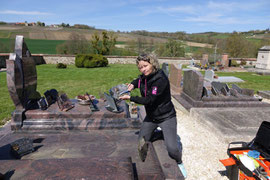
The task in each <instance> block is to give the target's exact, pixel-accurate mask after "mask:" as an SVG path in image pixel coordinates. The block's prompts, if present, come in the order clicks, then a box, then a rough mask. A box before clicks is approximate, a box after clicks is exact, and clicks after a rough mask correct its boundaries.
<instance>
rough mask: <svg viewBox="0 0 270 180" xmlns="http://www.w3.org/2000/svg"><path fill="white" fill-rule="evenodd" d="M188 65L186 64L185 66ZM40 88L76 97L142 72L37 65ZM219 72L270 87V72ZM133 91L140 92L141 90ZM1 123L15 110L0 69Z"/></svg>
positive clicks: (253, 86) (255, 85) (120, 67)
mask: <svg viewBox="0 0 270 180" xmlns="http://www.w3.org/2000/svg"><path fill="white" fill-rule="evenodd" d="M184 67H185V66H184ZM37 73H38V88H37V90H38V92H39V93H40V94H41V95H42V96H43V93H44V92H45V91H46V90H49V89H53V88H54V89H56V90H58V91H63V92H65V93H67V95H68V97H69V98H71V99H72V98H75V96H77V95H79V94H84V93H85V92H88V93H89V94H92V95H94V96H96V97H97V98H99V97H100V93H102V94H103V93H104V92H108V90H109V89H110V88H111V87H113V86H115V85H118V84H121V83H129V82H131V81H132V80H133V79H134V78H136V77H137V76H138V75H139V71H138V69H137V67H136V65H134V64H111V65H109V66H108V67H103V68H90V69H86V68H76V67H75V66H74V65H69V66H68V68H67V69H57V68H56V65H52V64H46V65H39V66H37ZM216 74H217V75H218V76H235V77H239V78H241V79H243V80H244V81H245V82H244V83H237V84H238V86H240V87H242V88H250V89H254V90H255V91H258V90H270V83H269V82H270V76H261V75H257V74H255V73H250V72H235V73H226V72H216ZM132 95H139V92H138V90H136V91H134V92H132ZM0 102H1V106H0V125H1V124H4V123H5V121H6V120H8V119H10V117H11V115H10V114H11V112H12V111H13V110H14V105H13V102H12V101H11V99H10V96H9V93H8V89H7V85H6V73H5V72H0Z"/></svg>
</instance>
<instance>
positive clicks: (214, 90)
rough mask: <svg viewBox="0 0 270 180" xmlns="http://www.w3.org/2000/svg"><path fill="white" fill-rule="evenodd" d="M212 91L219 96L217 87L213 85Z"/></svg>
mask: <svg viewBox="0 0 270 180" xmlns="http://www.w3.org/2000/svg"><path fill="white" fill-rule="evenodd" d="M211 92H212V94H213V95H215V96H218V95H219V93H218V90H217V89H216V88H215V87H211Z"/></svg>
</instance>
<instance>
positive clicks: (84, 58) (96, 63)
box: [75, 54, 108, 68]
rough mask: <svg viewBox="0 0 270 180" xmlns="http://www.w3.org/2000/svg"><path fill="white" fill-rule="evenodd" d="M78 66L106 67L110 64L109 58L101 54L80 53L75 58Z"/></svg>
mask: <svg viewBox="0 0 270 180" xmlns="http://www.w3.org/2000/svg"><path fill="white" fill-rule="evenodd" d="M75 65H76V67H79V68H80V67H85V68H93V67H105V66H107V65H108V59H107V58H106V57H104V56H102V55H100V54H89V55H87V54H79V55H77V56H76V59H75Z"/></svg>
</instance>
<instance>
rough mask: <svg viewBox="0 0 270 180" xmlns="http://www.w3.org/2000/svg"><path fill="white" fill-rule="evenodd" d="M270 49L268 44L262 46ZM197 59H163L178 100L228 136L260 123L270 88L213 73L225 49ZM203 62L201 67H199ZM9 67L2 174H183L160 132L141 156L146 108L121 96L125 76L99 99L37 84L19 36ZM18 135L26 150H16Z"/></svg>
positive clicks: (268, 107) (248, 134) (240, 135)
mask: <svg viewBox="0 0 270 180" xmlns="http://www.w3.org/2000/svg"><path fill="white" fill-rule="evenodd" d="M268 50H269V49H267V47H265V48H262V50H261V51H262V52H263V53H265V52H268ZM261 51H260V52H261ZM260 52H259V55H258V57H259V56H262V55H260ZM263 56H264V60H263V61H262V62H260V61H261V60H259V61H258V60H257V61H258V64H257V65H256V68H255V69H259V70H258V71H260V70H263V71H264V72H267V71H268V70H267V69H269V68H268V63H269V62H270V61H269V58H268V57H269V56H268V55H266V54H263ZM267 58H268V59H267ZM265 59H267V60H265ZM200 64H201V65H200V67H199V68H198V69H197V70H196V68H193V67H195V62H194V60H193V59H192V60H191V61H190V65H189V68H190V69H187V68H184V69H183V68H182V67H183V66H182V64H176V63H170V62H169V63H168V62H165V63H163V64H162V70H163V71H164V73H165V74H166V75H167V76H168V78H169V81H170V88H171V95H172V98H173V100H175V102H176V104H175V106H178V108H179V107H181V108H182V109H184V111H183V112H186V113H187V114H188V116H189V117H191V118H193V119H196V120H198V121H200V123H201V124H203V126H205V127H206V128H209V129H210V131H213V132H214V133H215V135H216V136H217V137H219V138H220V137H222V139H224V140H225V142H228V141H232V140H243V139H244V140H248V139H250V138H252V137H254V136H255V135H256V132H257V130H258V128H259V125H260V124H261V123H262V122H263V121H269V117H270V103H267V102H265V101H262V99H263V98H266V99H270V91H258V92H257V95H256V92H255V91H254V90H253V89H249V88H240V87H239V86H238V85H237V84H236V83H241V82H244V80H242V79H241V78H238V77H234V76H217V75H216V74H215V72H216V71H224V70H228V69H229V68H230V67H229V64H230V61H229V59H228V55H226V54H225V55H223V56H222V59H221V61H220V64H219V65H218V66H217V67H211V68H210V66H209V64H208V56H207V55H204V56H203V58H202V60H201V61H200ZM201 67H205V68H201ZM202 69H204V70H205V73H204V75H202V73H201V72H200V71H198V70H202ZM254 72H255V71H254ZM6 74H7V87H8V91H9V94H10V97H11V99H12V102H13V104H14V106H15V110H14V111H13V112H12V119H11V122H10V123H8V125H7V126H5V127H4V128H2V129H1V131H0V152H1V153H0V173H2V174H5V176H6V177H8V178H12V179H21V178H25V179H29V178H30V179H39V178H41V179H46V178H49V179H81V178H86V179H108V177H110V179H184V177H183V176H182V174H181V172H180V171H179V169H178V166H177V164H176V163H175V162H174V161H173V160H172V159H171V158H170V157H169V156H168V154H167V150H166V147H165V145H164V142H163V141H162V140H161V139H158V140H156V141H154V142H152V143H148V146H149V149H148V153H147V158H146V160H145V162H142V161H141V159H140V157H139V155H138V150H137V148H138V147H137V145H138V143H137V137H138V132H139V129H140V127H141V125H142V121H143V119H144V117H145V110H144V108H143V106H137V105H135V104H130V103H129V104H128V103H126V102H124V101H120V100H119V99H118V98H119V96H120V95H121V94H124V93H128V92H127V91H126V90H127V87H126V86H125V85H124V84H119V85H116V86H114V87H112V88H111V89H109V90H108V92H104V94H103V96H102V97H100V98H99V99H97V98H96V97H94V96H92V95H91V94H88V93H87V92H86V93H85V94H80V95H78V96H77V97H76V98H75V99H72V98H69V97H68V96H67V94H66V93H65V92H58V91H57V89H55V87H50V89H48V90H47V91H46V92H44V93H43V92H38V91H37V85H38V84H37V78H38V77H37V76H38V75H37V71H36V62H35V60H34V58H33V56H32V55H31V52H30V51H29V49H28V48H27V45H26V43H25V42H24V38H23V36H17V37H16V41H15V52H14V53H11V54H10V55H9V56H8V59H7V60H6ZM264 75H267V74H266V73H264ZM42 93H43V94H44V96H43V95H42ZM179 109H180V108H179ZM180 119H181V117H180ZM180 136H181V132H180ZM16 143H18V144H17V145H21V146H22V147H24V148H27V150H28V152H27V153H25V154H23V153H22V154H20V153H18V152H19V151H18V150H17V151H16V150H14V147H15V145H16ZM23 143H26V144H27V145H29V144H30V145H31V148H29V147H26V146H25V144H23ZM14 144H15V145H14ZM30 145H29V146H30ZM10 149H13V151H15V153H16V152H17V156H14V152H13V154H12V153H11V151H10ZM221 151H225V150H224V149H222V150H221ZM184 156H185V155H184ZM217 163H219V162H217ZM82 167H83V168H82ZM85 167H87V168H85ZM56 169H57V171H56Z"/></svg>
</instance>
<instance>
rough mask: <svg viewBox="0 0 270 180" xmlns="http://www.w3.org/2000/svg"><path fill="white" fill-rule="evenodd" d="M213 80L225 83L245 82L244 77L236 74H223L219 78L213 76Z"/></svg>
mask: <svg viewBox="0 0 270 180" xmlns="http://www.w3.org/2000/svg"><path fill="white" fill-rule="evenodd" d="M213 81H217V82H224V83H229V82H244V81H243V80H242V79H240V78H238V77H234V76H221V77H218V78H213Z"/></svg>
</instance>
